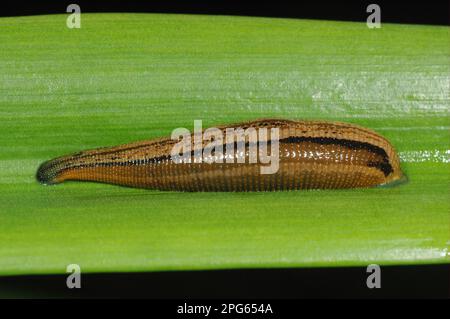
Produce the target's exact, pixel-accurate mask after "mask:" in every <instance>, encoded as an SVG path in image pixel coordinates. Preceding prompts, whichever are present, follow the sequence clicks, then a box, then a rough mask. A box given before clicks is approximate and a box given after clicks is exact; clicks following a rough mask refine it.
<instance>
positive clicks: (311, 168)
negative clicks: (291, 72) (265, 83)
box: [37, 119, 404, 191]
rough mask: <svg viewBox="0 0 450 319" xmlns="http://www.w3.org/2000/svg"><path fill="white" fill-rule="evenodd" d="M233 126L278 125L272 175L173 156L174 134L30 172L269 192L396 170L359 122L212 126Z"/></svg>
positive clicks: (351, 181)
mask: <svg viewBox="0 0 450 319" xmlns="http://www.w3.org/2000/svg"><path fill="white" fill-rule="evenodd" d="M238 127H239V128H242V129H244V130H245V129H246V128H249V127H254V128H256V129H258V128H263V127H265V128H267V129H269V130H270V128H278V129H279V169H278V171H277V172H276V173H275V174H261V173H260V168H261V166H264V165H265V164H262V163H259V162H258V163H253V164H252V163H249V161H245V163H233V164H231V163H225V162H224V163H205V162H203V163H194V162H192V163H176V162H174V160H173V158H172V157H171V150H172V148H173V147H174V145H175V144H176V143H177V142H178V141H176V140H172V139H170V138H161V139H155V140H150V141H143V142H136V143H131V144H125V145H120V146H116V147H108V148H100V149H94V150H88V151H83V152H80V153H76V154H73V155H68V156H63V157H59V158H56V159H53V160H50V161H48V162H45V163H44V164H42V165H41V166H40V168H39V170H38V172H37V179H38V180H39V181H40V182H41V183H44V184H55V183H61V182H63V181H66V180H78V181H95V182H103V183H110V184H117V185H123V186H129V187H139V188H151V189H160V190H174V191H274V190H293V189H340V188H357V187H372V186H377V185H384V184H389V183H392V182H395V181H398V180H400V179H402V178H403V177H404V176H403V173H402V171H401V169H400V164H399V158H398V156H397V154H396V152H395V150H394V149H393V147H392V145H391V144H390V143H389V141H387V140H386V139H385V138H384V137H382V136H380V135H379V134H377V133H375V132H373V131H371V130H369V129H366V128H362V127H360V126H356V125H352V124H346V123H340V122H324V121H291V120H279V119H263V120H256V121H252V122H245V123H240V124H235V125H227V126H222V127H218V128H219V129H220V130H222V131H223V132H224V133H225V129H226V128H238ZM259 142H260V141H259ZM223 143H224V144H225V143H226V142H225V140H224V142H223ZM268 143H270V141H268ZM247 146H248V145H247ZM202 147H205V145H203V146H202ZM225 149H226V147H225V146H224V150H225ZM245 149H246V151H245V153H244V154H242V153H241V154H234V156H236V157H239V156H244V157H245V158H246V159H248V157H249V156H250V155H251V154H250V152H251V150H250V147H246V148H245ZM269 151H270V149H269ZM225 156H227V154H226V153H225Z"/></svg>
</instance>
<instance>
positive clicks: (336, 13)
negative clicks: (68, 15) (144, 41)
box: [0, 0, 449, 25]
mask: <svg viewBox="0 0 450 319" xmlns="http://www.w3.org/2000/svg"><path fill="white" fill-rule="evenodd" d="M70 3H76V4H78V5H79V6H80V7H81V12H82V13H83V12H158V13H194V14H220V15H243V16H265V17H283V18H308V19H327V20H343V21H366V19H367V16H368V15H369V14H368V13H366V8H367V6H368V5H369V4H370V3H376V4H378V5H380V7H381V21H382V22H393V23H415V24H439V25H448V24H449V1H448V0H443V1H431V0H429V1H424V0H422V1H411V0H409V1H405V0H390V1H387V0H371V1H364V0H359V1H357V0H346V1H343V0H341V1H323V0H315V1H300V0H298V1H282V0H278V1H253V2H250V1H239V0H209V1H207V0H204V1H195V0H146V1H145V0H141V1H139V0H130V1H123V0H122V1H120V0H103V1H99V0H58V1H54V0H53V1H51V0H42V1H22V0H16V1H11V0H6V1H2V4H1V6H0V12H1V13H0V15H1V16H17V15H35V14H50V13H65V12H66V7H67V6H68V5H69V4H70Z"/></svg>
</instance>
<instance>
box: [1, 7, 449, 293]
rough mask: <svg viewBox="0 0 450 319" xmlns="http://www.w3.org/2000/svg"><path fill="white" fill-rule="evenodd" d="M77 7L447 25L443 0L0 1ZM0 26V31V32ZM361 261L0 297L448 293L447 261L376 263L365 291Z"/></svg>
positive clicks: (137, 277)
mask: <svg viewBox="0 0 450 319" xmlns="http://www.w3.org/2000/svg"><path fill="white" fill-rule="evenodd" d="M70 3H76V4H78V5H80V7H81V12H82V13H86V12H154V13H184V14H187V13H193V14H218V15H243V16H264V17H280V18H307V19H326V20H342V21H366V19H367V16H368V15H369V13H366V7H367V5H368V4H370V3H376V4H378V5H380V7H381V22H382V23H386V22H391V23H414V24H434V25H448V24H449V14H450V9H449V1H418V2H411V1H377V0H372V1H340V2H338V1H314V2H305V1H304V2H300V1H296V2H284V1H272V2H259V3H256V2H255V3H249V2H243V1H236V0H225V1H222V0H210V1H189V0H180V1H171V0H166V1H142V0H141V1H118V0H109V1H105V0H104V1H95V0H88V1H77V0H72V1H65V0H60V1H30V2H26V1H20V0H18V1H6V2H4V3H2V4H1V6H0V16H19V15H36V14H56V13H60V14H65V13H66V7H67V6H68V5H69V4H70ZM0 32H1V30H0ZM367 276H368V274H367V273H366V268H365V267H344V268H305V269H253V270H251V269H248V270H220V271H181V272H180V271H179V272H154V273H129V274H128V273H117V274H85V275H82V289H78V290H76V289H74V290H69V289H67V288H66V285H65V279H66V276H61V275H45V276H11V277H0V298H1V297H75V298H78V297H89V298H90V297H116V298H118V297H151V298H271V299H272V298H320V297H325V298H449V297H450V265H423V266H389V267H382V275H381V284H382V288H381V289H368V288H367V286H366V278H367Z"/></svg>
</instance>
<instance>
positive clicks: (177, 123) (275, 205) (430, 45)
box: [0, 13, 450, 275]
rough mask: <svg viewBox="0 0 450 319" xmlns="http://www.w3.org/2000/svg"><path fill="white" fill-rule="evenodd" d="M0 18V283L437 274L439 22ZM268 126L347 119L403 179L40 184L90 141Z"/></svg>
mask: <svg viewBox="0 0 450 319" xmlns="http://www.w3.org/2000/svg"><path fill="white" fill-rule="evenodd" d="M66 17H67V16H66V15H52V16H36V17H14V18H1V19H0V29H1V30H2V31H1V33H0V92H1V94H0V121H1V126H0V130H1V131H0V132H1V134H0V145H1V152H0V243H1V244H0V274H2V275H6V274H35V273H64V272H65V270H66V266H67V265H68V264H72V263H75V264H79V265H80V266H81V269H82V271H83V272H111V271H154V270H173V269H217V268H238V267H239V268H242V267H291V266H293V267H304V266H326V267H328V266H348V265H367V264H370V263H379V264H383V265H384V264H421V263H448V262H449V250H448V248H449V244H450V238H449V237H450V234H449V232H450V228H449V227H450V225H449V223H450V218H449V217H450V216H449V211H450V202H449V189H450V188H449V186H450V178H449V177H450V174H449V155H450V151H449V149H450V148H449V147H450V145H449V143H450V134H449V114H448V110H449V105H450V103H449V101H450V97H449V90H450V88H449V74H450V73H449V72H450V59H449V55H450V54H449V48H450V46H449V33H448V28H447V27H444V26H442V27H439V26H417V25H393V24H382V28H381V29H369V28H368V27H367V26H366V24H365V23H354V22H331V21H308V20H290V19H266V18H244V17H222V16H187V15H154V14H84V13H83V14H82V15H81V19H82V20H81V29H69V28H67V27H66ZM261 117H281V118H289V119H325V120H339V121H346V122H351V123H357V124H360V125H363V126H366V127H368V128H371V129H374V130H376V131H378V132H379V133H381V134H383V135H384V136H386V137H387V138H388V139H389V140H390V141H391V142H392V143H393V144H394V145H395V147H396V148H397V150H398V151H399V154H400V156H401V158H402V162H403V163H402V165H403V169H404V171H405V172H406V174H407V175H408V177H409V183H407V184H404V185H400V186H397V187H392V188H373V189H353V190H330V191H323V190H321V191H319V190H318V191H295V192H294V191H293V192H276V193H175V192H160V191H152V190H142V189H131V188H122V187H118V186H111V185H102V184H94V183H76V182H72V183H64V184H61V185H56V186H43V185H40V184H38V183H37V182H36V180H35V172H36V169H37V167H38V165H39V164H40V163H41V162H43V161H45V160H48V159H50V158H53V157H56V156H60V155H63V154H66V153H70V152H76V151H79V150H82V149H86V148H94V147H100V146H109V145H116V144H120V143H128V142H132V141H137V140H144V139H149V138H154V137H159V136H167V135H169V134H170V133H171V131H172V130H173V129H174V128H177V127H187V128H189V129H192V127H193V121H194V119H201V120H203V124H204V127H206V126H211V125H218V124H226V123H233V122H238V121H241V120H248V119H256V118H261Z"/></svg>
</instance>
